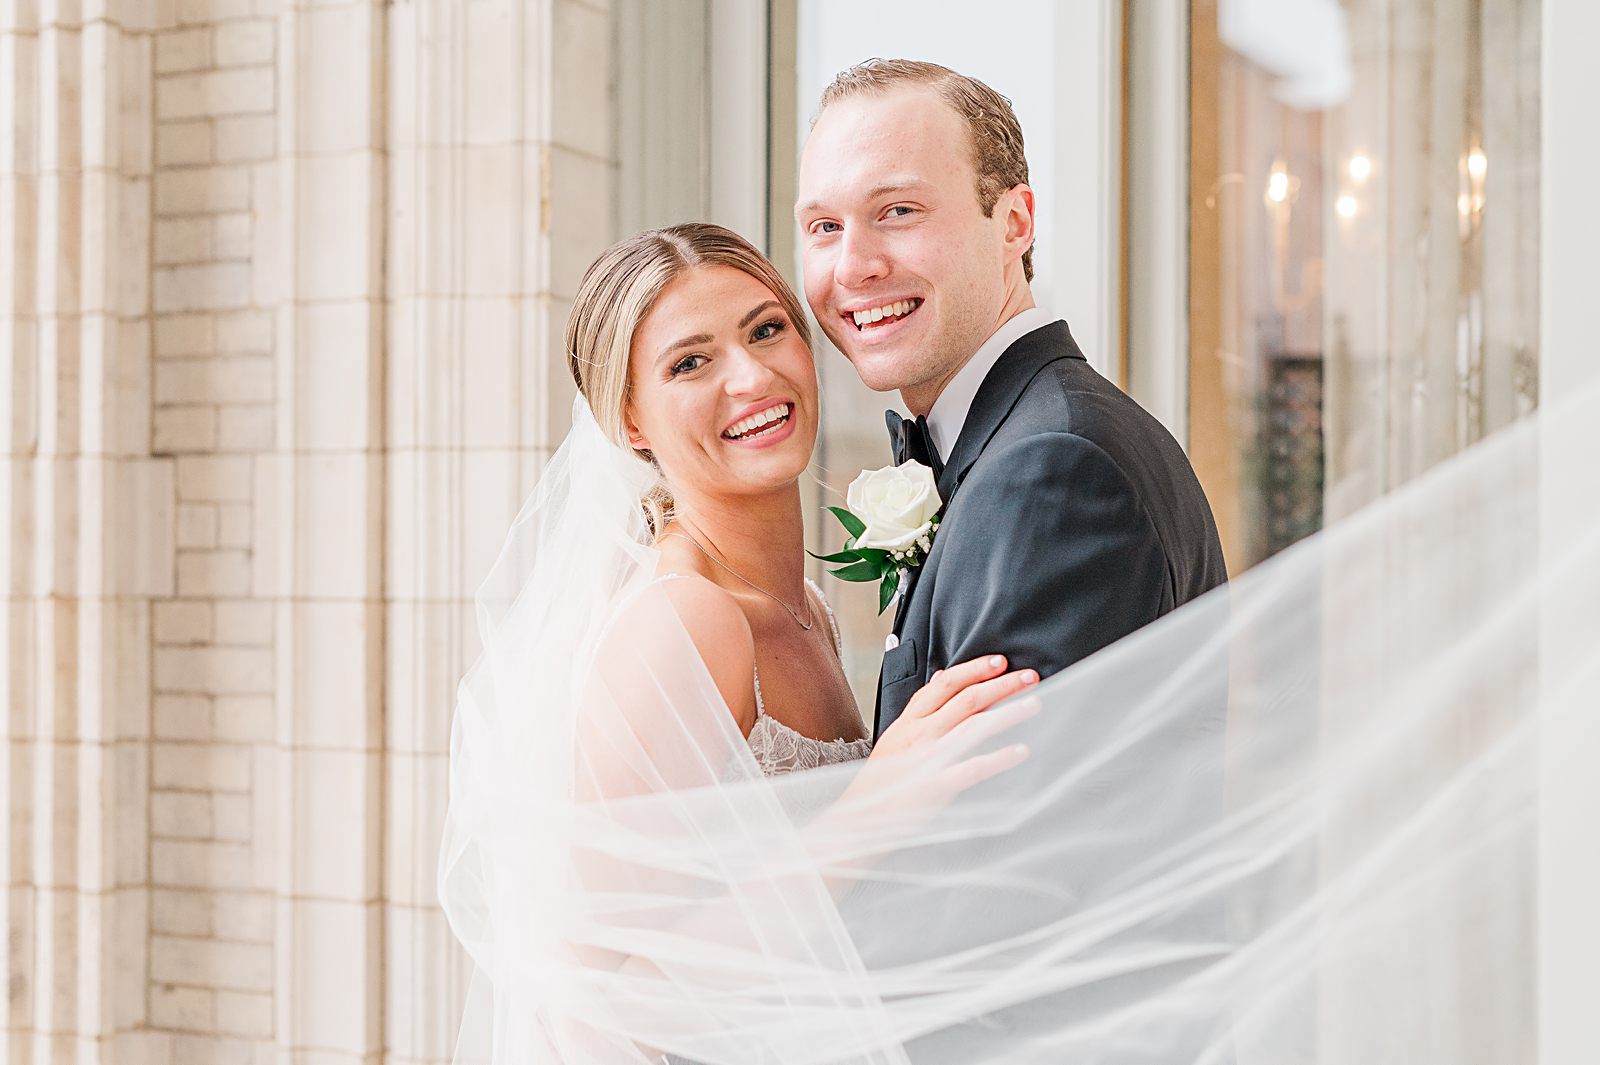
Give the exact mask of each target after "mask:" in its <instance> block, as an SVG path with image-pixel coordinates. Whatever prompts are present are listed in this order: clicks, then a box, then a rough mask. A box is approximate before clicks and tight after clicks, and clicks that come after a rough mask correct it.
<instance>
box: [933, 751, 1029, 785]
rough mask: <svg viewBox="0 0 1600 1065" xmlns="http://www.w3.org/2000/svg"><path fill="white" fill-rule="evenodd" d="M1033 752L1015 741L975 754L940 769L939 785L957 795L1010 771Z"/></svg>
mask: <svg viewBox="0 0 1600 1065" xmlns="http://www.w3.org/2000/svg"><path fill="white" fill-rule="evenodd" d="M1030 753H1031V752H1030V751H1029V750H1028V745H1027V744H1025V743H1013V744H1011V745H1010V746H1009V747H1002V748H1000V749H999V750H998V751H990V752H989V753H988V754H980V755H975V756H973V757H972V758H968V759H965V760H964V761H961V762H957V763H956V764H955V765H953V766H950V767H949V768H947V769H944V770H942V771H940V773H939V786H940V787H941V788H942V789H944V790H945V791H946V793H947V794H949V795H952V796H953V795H957V794H959V793H961V792H963V791H966V790H967V789H968V788H971V787H975V786H976V785H978V784H981V783H983V782H984V781H985V780H988V779H989V778H990V777H996V776H999V775H1000V774H1001V773H1006V772H1009V771H1011V770H1013V769H1015V768H1017V766H1019V765H1021V764H1022V763H1023V762H1026V761H1027V760H1028V756H1029V754H1030Z"/></svg>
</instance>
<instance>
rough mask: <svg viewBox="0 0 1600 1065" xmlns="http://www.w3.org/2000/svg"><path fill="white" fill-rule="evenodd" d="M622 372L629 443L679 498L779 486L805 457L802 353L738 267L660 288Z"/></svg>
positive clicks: (811, 368)
mask: <svg viewBox="0 0 1600 1065" xmlns="http://www.w3.org/2000/svg"><path fill="white" fill-rule="evenodd" d="M629 374H630V385H631V392H632V396H631V399H630V401H629V404H628V410H627V412H626V422H627V432H628V438H629V442H630V443H631V444H632V445H633V446H634V447H636V448H646V449H649V450H650V451H651V452H652V453H653V454H654V455H655V457H656V461H657V462H658V463H660V464H661V469H662V472H663V473H664V474H665V475H666V478H667V481H668V483H669V485H670V486H671V487H672V489H673V493H674V494H675V495H678V496H679V497H680V498H681V497H682V496H684V495H685V494H686V493H687V492H690V491H695V490H697V489H698V490H700V491H706V492H711V493H714V494H729V493H733V494H739V493H742V492H754V491H763V490H767V489H771V488H775V487H780V486H782V485H785V484H789V483H791V482H793V481H794V480H796V479H797V478H798V477H799V476H800V474H801V473H802V472H803V471H804V470H805V468H806V466H807V464H808V463H810V461H811V450H812V448H813V447H814V446H815V444H816V440H817V376H816V367H815V364H814V363H813V362H812V359H811V350H810V349H809V348H807V347H806V344H805V341H804V340H802V339H801V337H800V334H799V333H798V332H796V330H795V327H794V323H793V322H791V321H790V320H789V316H788V314H787V313H785V312H784V309H783V304H782V303H780V302H779V301H778V298H777V297H776V296H775V295H773V293H772V291H771V290H770V289H768V288H767V286H766V285H764V284H762V283H761V282H760V281H758V280H757V279H755V278H754V277H751V276H750V275H749V274H747V273H745V272H744V271H742V270H737V269H735V268H733V267H731V266H702V267H696V268H694V269H692V270H690V271H688V272H687V273H685V274H683V275H682V276H680V277H679V278H678V279H677V280H675V281H673V282H672V283H671V284H670V285H668V286H667V287H666V288H665V289H664V290H663V291H662V293H661V295H660V297H659V298H658V299H657V300H656V304H655V307H654V308H653V309H652V310H651V312H650V314H649V316H648V317H646V318H645V320H644V321H643V322H641V323H640V324H639V328H638V329H636V330H635V331H634V335H633V350H632V353H631V356H630V363H629Z"/></svg>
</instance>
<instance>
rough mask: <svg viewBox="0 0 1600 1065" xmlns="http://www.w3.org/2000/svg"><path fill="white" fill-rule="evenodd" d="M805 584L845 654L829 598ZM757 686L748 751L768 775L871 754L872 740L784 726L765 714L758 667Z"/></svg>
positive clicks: (808, 580)
mask: <svg viewBox="0 0 1600 1065" xmlns="http://www.w3.org/2000/svg"><path fill="white" fill-rule="evenodd" d="M683 579H684V574H681V573H665V574H662V575H661V576H660V577H658V578H656V582H657V583H659V582H661V581H670V580H683ZM806 587H807V588H808V589H810V590H811V594H813V595H815V596H816V597H817V602H818V603H820V604H822V612H823V614H824V615H826V616H827V619H828V628H829V629H830V630H831V631H832V632H833V650H834V653H835V654H841V655H842V654H843V653H844V644H843V643H842V642H841V641H840V639H839V622H838V619H837V618H835V617H834V616H833V607H832V606H830V605H829V604H828V597H827V596H825V595H823V594H822V589H821V588H818V587H817V582H816V581H813V580H812V579H811V578H810V577H807V578H806ZM754 681H755V686H756V723H755V727H753V728H752V729H751V730H750V735H749V737H748V739H749V742H750V753H751V754H753V755H755V759H756V765H758V766H760V767H761V772H762V773H763V774H764V775H766V776H769V777H775V776H778V775H779V774H781V773H793V772H796V771H798V770H802V769H817V768H819V767H821V766H825V765H837V764H839V763H840V762H850V761H854V760H855V759H857V758H865V757H866V756H867V755H869V754H871V753H872V741H871V740H870V739H864V740H846V739H834V740H816V739H812V738H811V737H810V736H804V735H801V734H800V733H798V732H796V731H795V730H794V729H792V728H790V727H789V726H788V725H785V724H784V723H783V722H782V721H779V720H778V719H777V718H775V717H773V716H772V715H771V714H769V713H767V707H766V701H765V700H764V699H763V698H762V696H761V673H760V671H759V670H758V671H757V672H756V675H755V678H754Z"/></svg>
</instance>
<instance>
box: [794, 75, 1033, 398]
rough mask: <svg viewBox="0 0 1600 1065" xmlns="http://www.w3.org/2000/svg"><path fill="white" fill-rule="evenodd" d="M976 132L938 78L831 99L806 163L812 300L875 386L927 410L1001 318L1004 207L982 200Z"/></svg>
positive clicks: (802, 202)
mask: <svg viewBox="0 0 1600 1065" xmlns="http://www.w3.org/2000/svg"><path fill="white" fill-rule="evenodd" d="M971 156H972V140H971V136H970V134H969V132H968V130H967V128H966V126H965V124H964V123H963V122H962V120H961V118H960V116H959V115H957V114H956V112H955V111H954V110H952V109H951V108H950V106H949V105H948V104H946V103H945V102H944V101H943V100H941V99H940V98H939V97H938V96H936V95H935V94H934V93H933V92H932V91H930V90H928V89H925V88H921V87H908V88H900V89H894V90H891V91H889V92H887V93H885V94H882V95H862V96H856V97H848V98H845V99H843V100H839V101H836V102H835V103H833V104H831V105H829V106H828V108H827V109H826V110H825V111H823V113H822V115H821V117H820V118H819V119H818V120H817V124H816V126H815V127H814V128H813V129H812V131H811V137H810V139H809V140H808V141H807V142H806V148H805V154H804V155H803V157H802V159H801V163H800V182H799V202H798V205H797V206H796V208H795V217H796V220H797V221H798V222H799V224H800V229H801V242H802V245H801V246H802V248H803V249H804V257H805V290H806V299H807V301H808V302H809V303H810V304H811V310H812V312H813V313H814V314H816V316H817V321H818V323H819V324H820V325H821V326H822V330H823V332H824V333H826V334H827V335H828V339H829V340H832V341H833V343H834V345H835V346H837V347H838V348H839V350H840V351H842V352H843V353H844V354H845V357H846V358H848V359H849V360H850V362H851V363H852V364H853V365H854V366H855V369H856V372H857V373H859V374H860V375H861V379H862V381H864V382H865V383H866V385H867V387H869V388H872V389H874V390H876V391H880V392H887V391H892V390H899V391H900V392H901V394H902V396H903V397H904V398H905V401H906V403H907V404H908V405H909V406H910V407H911V408H912V410H913V412H915V413H925V412H926V410H927V409H928V408H930V407H931V406H932V404H933V400H934V399H935V398H937V397H938V395H939V392H940V391H941V390H942V389H943V388H944V385H945V384H946V383H947V382H948V381H949V380H950V378H951V377H953V376H954V375H955V373H956V371H957V370H959V369H960V368H961V367H962V366H963V365H965V363H966V361H967V360H968V359H970V358H971V357H972V355H973V353H974V352H976V351H977V350H978V348H979V346H981V345H982V343H983V342H984V340H985V339H987V338H988V336H989V335H990V334H991V333H993V332H994V330H995V328H996V327H997V326H998V325H999V321H998V319H999V316H1000V313H1001V310H1002V308H1003V306H1004V304H1005V300H1006V288H1005V284H1006V281H1005V276H1006V275H1005V271H1006V264H1007V262H1008V260H1009V259H1014V258H1016V255H1011V256H1009V257H1008V255H1007V246H1006V222H1005V216H1004V212H1003V211H1000V210H996V211H994V212H993V216H992V217H985V215H984V213H983V210H982V208H981V207H980V205H979V202H978V193H977V176H976V174H975V173H974V170H973V165H972V157H971Z"/></svg>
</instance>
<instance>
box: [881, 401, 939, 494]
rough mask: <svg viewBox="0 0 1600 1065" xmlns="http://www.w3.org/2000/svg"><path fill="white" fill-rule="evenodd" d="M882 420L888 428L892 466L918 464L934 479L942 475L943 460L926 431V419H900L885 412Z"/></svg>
mask: <svg viewBox="0 0 1600 1065" xmlns="http://www.w3.org/2000/svg"><path fill="white" fill-rule="evenodd" d="M883 420H884V421H885V422H886V423H888V426H889V446H890V448H892V449H893V452H894V464H895V465H896V466H898V465H900V464H901V463H902V462H907V461H909V462H920V463H922V464H923V465H924V466H926V467H928V468H929V469H931V470H932V471H933V476H934V479H935V480H937V479H938V478H939V475H940V474H942V473H944V459H942V458H940V457H939V449H938V448H937V447H935V446H934V444H933V435H932V434H931V433H929V431H928V419H926V418H924V417H922V416H921V415H920V414H919V415H918V416H917V417H916V418H915V419H912V418H902V417H900V415H899V414H898V413H897V412H895V411H892V410H891V411H885V412H884V418H883Z"/></svg>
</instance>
